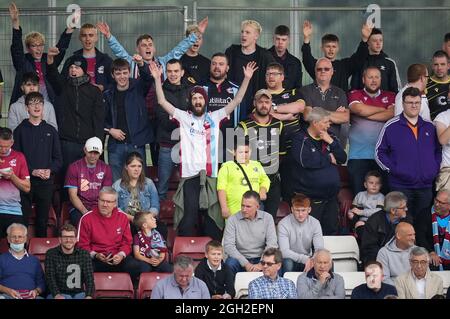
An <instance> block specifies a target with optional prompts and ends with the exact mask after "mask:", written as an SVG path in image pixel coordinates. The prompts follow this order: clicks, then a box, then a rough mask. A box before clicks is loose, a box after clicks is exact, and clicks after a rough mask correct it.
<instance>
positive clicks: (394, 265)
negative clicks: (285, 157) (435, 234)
mask: <svg viewBox="0 0 450 319" xmlns="http://www.w3.org/2000/svg"><path fill="white" fill-rule="evenodd" d="M415 241H416V233H415V231H414V227H413V226H412V225H411V224H409V223H406V222H401V223H399V224H398V225H397V227H396V228H395V236H394V237H392V239H391V240H390V241H388V243H387V244H386V245H385V246H384V247H382V248H381V249H380V250H379V251H378V255H377V261H379V262H380V263H381V264H382V265H383V272H384V280H383V282H384V283H387V284H390V285H394V279H395V278H396V277H397V276H399V275H401V274H404V273H405V272H408V271H409V270H410V264H409V253H410V252H411V249H413V248H414V247H416V245H415V244H414V243H415Z"/></svg>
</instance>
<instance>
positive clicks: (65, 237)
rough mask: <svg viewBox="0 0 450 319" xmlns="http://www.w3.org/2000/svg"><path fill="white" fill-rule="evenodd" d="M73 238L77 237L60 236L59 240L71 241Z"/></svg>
mask: <svg viewBox="0 0 450 319" xmlns="http://www.w3.org/2000/svg"><path fill="white" fill-rule="evenodd" d="M75 238H77V237H75V236H61V239H66V240H69V239H70V240H73V239H75Z"/></svg>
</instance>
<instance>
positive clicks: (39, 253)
mask: <svg viewBox="0 0 450 319" xmlns="http://www.w3.org/2000/svg"><path fill="white" fill-rule="evenodd" d="M58 245H59V238H56V237H52V238H37V237H34V238H31V239H30V245H29V249H28V252H29V253H30V254H32V255H34V256H36V257H37V258H38V259H39V261H41V262H43V261H45V253H46V252H47V250H49V249H50V248H53V247H56V246H58Z"/></svg>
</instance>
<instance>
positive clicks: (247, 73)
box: [242, 61, 258, 79]
mask: <svg viewBox="0 0 450 319" xmlns="http://www.w3.org/2000/svg"><path fill="white" fill-rule="evenodd" d="M242 69H243V70H244V77H246V78H248V79H251V78H252V76H253V73H254V72H255V71H256V70H258V67H257V66H256V62H255V61H252V62H249V63H247V65H246V66H245V67H242Z"/></svg>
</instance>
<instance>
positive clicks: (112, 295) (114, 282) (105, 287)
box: [94, 272, 134, 299]
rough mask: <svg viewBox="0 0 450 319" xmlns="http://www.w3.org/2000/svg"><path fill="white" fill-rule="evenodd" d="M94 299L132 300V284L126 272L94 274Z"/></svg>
mask: <svg viewBox="0 0 450 319" xmlns="http://www.w3.org/2000/svg"><path fill="white" fill-rule="evenodd" d="M94 282H95V294H94V298H96V299H134V289H133V283H132V282H131V278H130V275H129V274H128V273H126V272H95V273H94Z"/></svg>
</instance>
